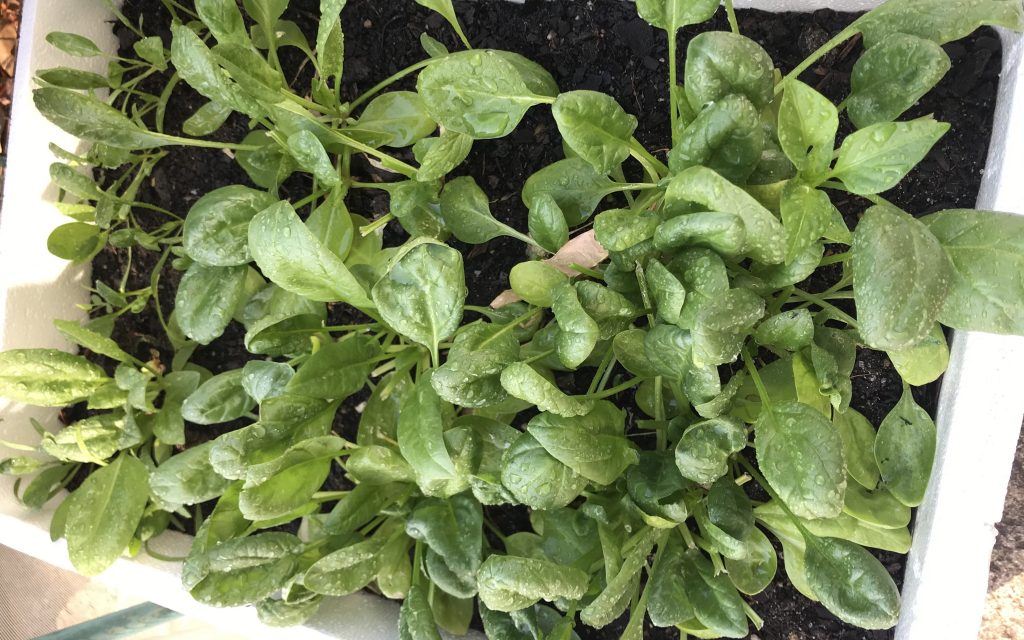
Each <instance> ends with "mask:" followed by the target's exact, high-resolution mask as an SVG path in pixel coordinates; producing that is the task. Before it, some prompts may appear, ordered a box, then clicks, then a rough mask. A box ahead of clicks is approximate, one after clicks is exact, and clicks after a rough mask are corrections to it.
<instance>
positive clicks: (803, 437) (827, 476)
mask: <svg viewBox="0 0 1024 640" xmlns="http://www.w3.org/2000/svg"><path fill="white" fill-rule="evenodd" d="M754 434H755V447H756V449H757V463H758V466H759V467H760V468H761V472H762V473H763V474H764V477H765V479H766V480H768V482H769V484H771V486H772V488H773V489H775V491H776V492H778V494H779V496H780V497H781V498H782V499H783V500H784V501H785V502H786V505H787V506H788V507H789V508H790V509H791V510H792V511H793V513H794V514H796V515H797V516H800V517H802V518H832V517H835V516H837V515H839V513H840V512H841V511H842V508H843V492H844V491H845V490H846V462H845V460H844V458H843V441H842V440H841V439H840V437H839V434H838V433H836V431H835V430H834V429H833V428H832V425H831V424H830V423H829V421H828V420H826V419H825V417H824V416H822V415H821V413H819V412H818V411H816V410H814V409H812V408H811V407H808V406H807V405H804V404H800V403H798V402H790V401H786V402H778V403H775V404H773V405H772V406H770V407H764V408H762V410H761V415H760V417H758V419H757V423H756V425H755V426H754Z"/></svg>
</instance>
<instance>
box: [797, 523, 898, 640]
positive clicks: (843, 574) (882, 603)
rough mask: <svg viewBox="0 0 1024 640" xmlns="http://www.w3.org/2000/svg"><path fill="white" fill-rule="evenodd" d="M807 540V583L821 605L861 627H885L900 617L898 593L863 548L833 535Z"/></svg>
mask: <svg viewBox="0 0 1024 640" xmlns="http://www.w3.org/2000/svg"><path fill="white" fill-rule="evenodd" d="M805 538H808V539H807V554H806V556H805V558H806V574H807V584H808V586H810V588H811V590H813V591H814V595H816V596H818V599H819V600H820V601H821V603H822V604H823V605H825V608H826V609H828V610H829V611H831V612H832V613H833V614H835V616H836V617H838V618H839V619H840V620H843V621H845V622H848V623H850V624H854V625H857V626H858V627H861V628H862V629H889V628H892V627H894V626H895V625H896V621H897V620H899V616H900V592H899V590H898V589H897V588H896V584H895V583H894V582H893V580H892V577H891V576H890V575H889V572H888V571H886V570H885V567H884V566H883V565H882V563H881V562H879V561H878V559H877V558H875V557H874V556H873V555H871V554H870V553H868V552H867V550H865V549H864V547H861V546H859V545H856V544H853V543H852V542H848V541H846V540H839V539H837V538H813V537H808V536H805Z"/></svg>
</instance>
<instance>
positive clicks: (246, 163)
mask: <svg viewBox="0 0 1024 640" xmlns="http://www.w3.org/2000/svg"><path fill="white" fill-rule="evenodd" d="M242 144H245V145H252V146H255V147H256V149H255V150H251V149H239V150H238V153H237V154H236V155H235V160H236V161H237V162H238V165H239V166H240V167H242V169H244V170H245V173H246V175H248V176H249V179H250V180H252V181H253V182H254V183H255V184H256V185H258V186H260V187H263V188H264V189H276V188H277V187H278V185H280V184H281V183H282V182H284V180H285V178H287V177H288V176H290V175H291V174H292V172H294V171H295V169H296V167H295V161H294V160H292V157H291V156H290V155H288V154H287V153H286V152H285V150H284V149H283V148H281V146H280V145H279V144H278V143H277V142H275V141H274V140H272V139H271V138H269V136H268V133H267V132H266V131H253V132H252V133H250V134H249V135H247V136H246V137H245V138H243V139H242Z"/></svg>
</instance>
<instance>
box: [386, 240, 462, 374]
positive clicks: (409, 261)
mask: <svg viewBox="0 0 1024 640" xmlns="http://www.w3.org/2000/svg"><path fill="white" fill-rule="evenodd" d="M466 294H467V290H466V275H465V273H464V271H463V267H462V254H460V253H459V252H458V251H456V250H455V249H452V248H450V247H447V246H445V245H443V244H439V243H436V242H430V241H424V242H421V243H420V244H417V245H415V246H413V247H412V248H411V249H409V250H408V251H406V252H405V253H404V254H399V257H398V259H397V260H395V261H394V262H393V263H392V264H391V265H390V266H389V268H388V272H387V274H385V275H384V277H383V278H381V279H380V280H379V281H378V282H377V284H375V285H374V286H373V291H372V295H373V301H374V303H376V305H377V307H378V309H379V311H380V315H381V317H382V318H383V319H384V321H385V322H387V323H388V324H389V325H390V326H391V327H392V328H393V329H395V330H396V331H397V332H398V333H400V334H402V335H403V336H405V337H406V338H408V339H410V340H412V341H414V342H417V343H419V344H422V345H423V346H425V347H427V348H428V349H430V351H431V353H432V354H433V356H434V363H435V364H439V361H438V358H437V345H438V344H439V343H440V342H441V341H442V340H444V339H445V338H447V337H448V336H450V335H452V334H453V333H455V330H456V329H458V327H459V323H460V322H461V321H462V306H463V304H464V302H465V300H466Z"/></svg>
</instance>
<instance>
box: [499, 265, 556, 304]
mask: <svg viewBox="0 0 1024 640" xmlns="http://www.w3.org/2000/svg"><path fill="white" fill-rule="evenodd" d="M568 280H569V279H568V277H567V276H566V275H565V274H564V273H562V272H561V271H559V270H558V269H556V268H554V267H553V266H551V265H550V264H547V263H545V262H542V261H539V260H530V261H527V262H520V263H519V264H517V265H516V266H514V267H512V270H511V271H510V272H509V275H508V281H509V286H510V287H511V288H512V291H514V292H515V293H516V295H518V296H519V297H521V298H522V299H523V300H525V301H527V302H529V303H530V304H532V305H536V306H538V307H550V306H551V305H552V303H553V299H554V294H555V292H556V291H559V290H561V288H562V287H563V285H566V284H568Z"/></svg>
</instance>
